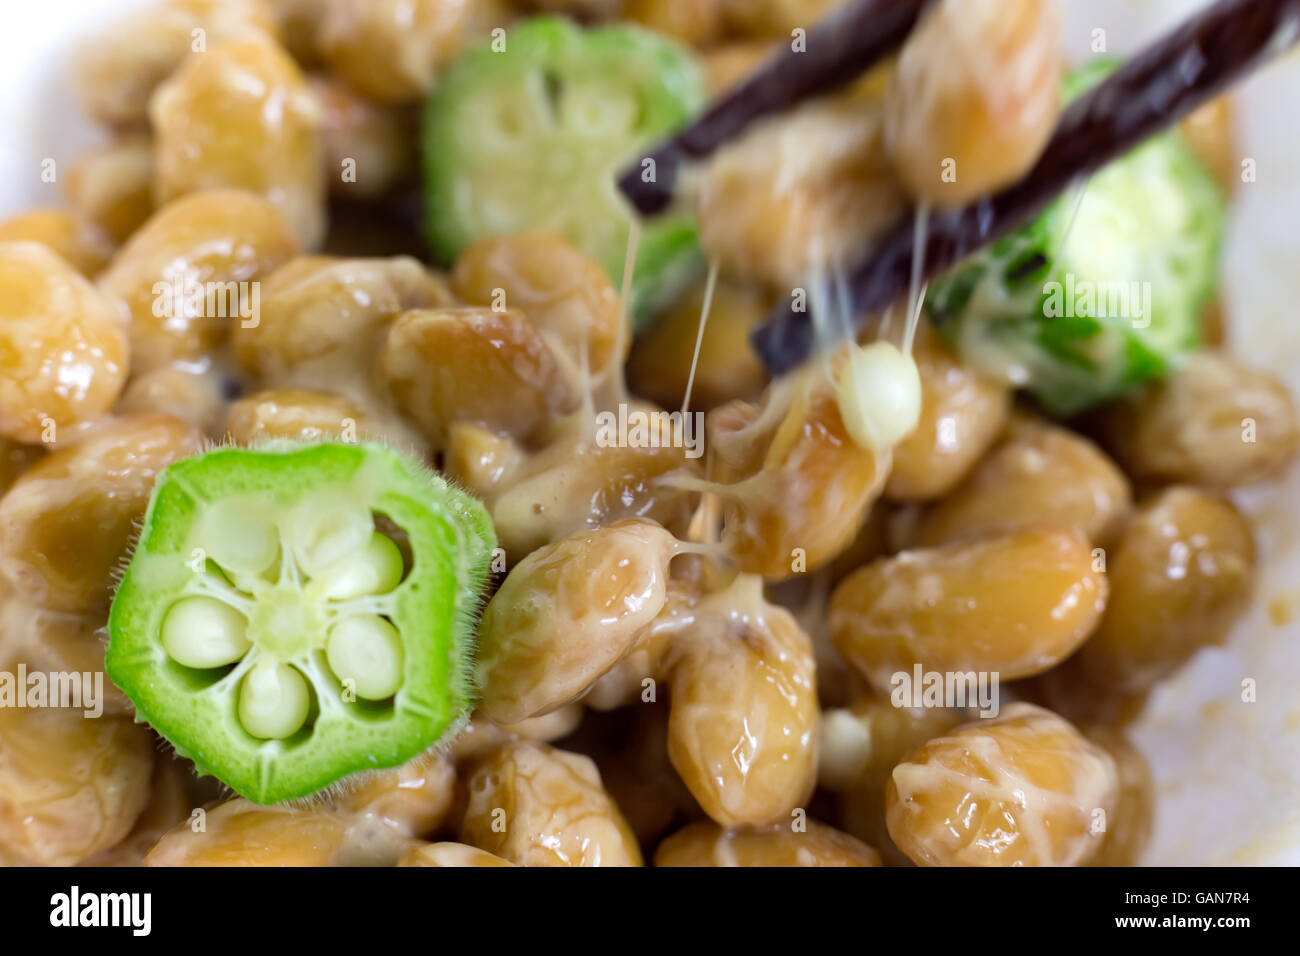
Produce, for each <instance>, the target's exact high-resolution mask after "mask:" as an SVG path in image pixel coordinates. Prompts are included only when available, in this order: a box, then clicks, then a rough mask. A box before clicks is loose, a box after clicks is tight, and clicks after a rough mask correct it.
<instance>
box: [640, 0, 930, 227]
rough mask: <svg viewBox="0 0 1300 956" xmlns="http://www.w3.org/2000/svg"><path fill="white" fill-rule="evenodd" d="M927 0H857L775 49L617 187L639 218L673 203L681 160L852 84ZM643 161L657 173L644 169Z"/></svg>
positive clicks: (895, 43) (903, 33) (896, 43)
mask: <svg viewBox="0 0 1300 956" xmlns="http://www.w3.org/2000/svg"><path fill="white" fill-rule="evenodd" d="M930 2H932V0H855V2H854V3H851V4H848V5H847V6H845V7H842V8H841V9H840V10H838V11H836V12H835V13H833V14H831V15H830V16H829V17H827V18H826V19H825V20H823V21H822V22H821V23H819V24H817V25H816V26H814V27H813V28H812V29H811V30H809V33H808V37H807V44H806V49H804V50H802V51H796V50H795V49H794V48H793V44H792V47H791V49H789V50H786V51H784V52H782V53H779V54H777V55H775V56H774V57H772V58H771V59H770V60H768V61H767V62H766V63H764V64H763V65H762V66H761V67H759V68H758V69H757V70H755V71H754V73H753V74H751V75H750V77H749V78H748V79H747V80H745V81H744V82H743V83H741V85H740V86H738V87H736V88H735V89H733V90H732V91H731V92H729V93H728V94H727V95H726V96H724V97H722V98H721V99H720V100H718V101H717V102H716V103H714V104H713V106H711V107H710V108H709V109H708V110H707V111H706V112H705V113H704V114H703V115H701V116H700V117H699V119H697V120H695V122H693V123H692V124H691V125H690V126H688V127H687V128H686V129H684V130H683V131H682V132H680V133H678V134H677V135H676V136H674V137H673V138H672V139H669V140H667V141H666V142H664V143H662V144H660V145H659V146H658V147H657V148H656V149H655V151H654V152H653V153H650V154H648V156H647V157H643V158H642V159H640V160H638V161H637V163H636V164H635V165H634V166H632V167H630V168H629V169H628V170H627V171H626V172H625V173H623V175H622V176H620V177H619V180H618V185H619V188H620V189H621V190H622V191H623V194H624V195H625V196H626V197H627V198H628V200H629V201H630V202H631V203H632V205H633V206H634V207H635V208H636V209H637V211H638V212H640V213H641V215H643V216H653V215H656V214H657V213H660V212H662V211H663V210H664V209H666V208H667V207H668V205H669V204H670V203H671V202H672V199H673V193H674V191H675V189H676V185H677V174H678V172H679V171H680V170H681V167H682V165H683V164H684V163H687V162H691V161H694V160H700V159H704V158H705V157H707V156H709V155H710V154H712V153H713V152H714V151H715V150H716V149H718V147H720V146H722V145H724V144H726V143H728V142H730V141H731V140H733V139H736V138H737V137H738V136H740V134H741V133H743V132H744V131H745V129H747V128H748V127H749V126H750V125H751V124H753V123H755V122H757V121H758V120H760V119H762V118H763V117H765V116H771V115H773V114H775V113H781V112H784V111H785V110H788V109H790V108H791V107H793V106H796V105H798V104H799V103H801V102H803V101H804V100H806V99H809V98H810V97H813V96H817V95H818V94H821V93H827V92H830V91H831V90H834V89H837V88H839V87H841V86H844V85H846V84H848V83H851V82H853V80H855V79H857V78H858V77H859V76H861V75H862V74H863V73H865V72H866V71H867V70H868V69H870V68H871V67H872V66H874V65H875V64H876V63H878V62H880V61H881V60H883V59H884V58H885V57H887V56H888V55H889V54H890V53H892V52H893V51H894V50H896V49H898V47H900V46H902V43H903V40H904V39H906V37H907V35H908V34H909V33H911V32H912V27H913V26H915V25H916V21H917V19H918V18H919V17H920V15H921V11H922V10H923V9H924V8H925V7H926V5H927V4H929V3H930ZM646 159H653V160H654V167H653V168H654V170H655V175H654V178H653V180H652V181H650V182H646V181H645V178H644V177H643V175H642V170H643V169H644V168H646V167H645V165H644V163H645V160H646Z"/></svg>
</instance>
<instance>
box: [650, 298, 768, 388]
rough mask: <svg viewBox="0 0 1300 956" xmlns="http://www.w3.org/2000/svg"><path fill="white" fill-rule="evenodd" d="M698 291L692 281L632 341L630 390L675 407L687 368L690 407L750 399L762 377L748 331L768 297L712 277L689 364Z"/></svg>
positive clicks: (760, 385)
mask: <svg viewBox="0 0 1300 956" xmlns="http://www.w3.org/2000/svg"><path fill="white" fill-rule="evenodd" d="M704 292H705V290H704V286H703V285H697V286H696V287H694V288H693V289H692V290H691V291H690V292H689V293H688V294H686V295H685V296H683V297H682V298H681V300H680V301H678V302H676V303H675V304H674V305H672V306H671V307H670V308H669V309H668V310H667V311H666V312H664V313H663V314H662V315H660V316H659V317H658V318H657V319H656V320H655V323H654V325H653V326H651V327H650V328H648V329H646V330H645V332H643V333H642V334H641V335H639V336H637V339H636V341H635V342H634V343H633V344H632V354H631V356H630V357H629V358H628V364H627V375H628V382H629V384H630V385H631V387H632V390H633V391H634V392H635V393H636V394H638V395H644V396H645V397H646V398H649V399H651V400H653V401H655V402H658V403H659V404H660V405H662V406H663V407H664V408H680V407H681V405H682V402H683V401H684V400H685V396H686V386H687V384H688V381H689V378H690V373H691V370H692V368H694V371H695V382H694V385H693V387H692V391H691V405H690V407H691V408H692V409H698V410H699V411H704V412H707V411H709V410H710V409H713V408H716V407H717V406H719V405H722V404H724V403H726V402H730V401H734V400H736V399H741V400H745V401H752V400H753V399H756V398H757V397H758V395H759V393H760V392H762V390H763V386H764V384H765V383H766V381H767V375H766V373H765V372H764V370H763V367H762V365H761V364H760V363H759V361H758V358H757V356H755V354H754V350H753V349H751V348H750V347H749V338H748V336H749V332H750V330H751V329H752V328H753V327H754V326H755V325H757V324H758V322H759V321H760V320H761V319H762V317H763V316H764V315H765V314H766V312H767V307H768V306H769V305H770V302H769V298H768V297H767V296H764V295H763V294H762V293H761V292H760V291H759V290H758V289H756V288H754V287H753V286H748V285H743V284H741V283H738V282H732V281H729V280H727V279H719V280H718V284H717V288H716V289H715V290H714V294H713V303H712V306H711V307H710V309H709V317H708V321H707V323H706V324H705V326H704V338H703V340H701V341H700V356H699V361H698V362H697V363H695V364H694V365H692V362H693V361H694V359H695V343H696V340H697V339H698V338H699V327H700V312H701V309H702V308H703V305H704Z"/></svg>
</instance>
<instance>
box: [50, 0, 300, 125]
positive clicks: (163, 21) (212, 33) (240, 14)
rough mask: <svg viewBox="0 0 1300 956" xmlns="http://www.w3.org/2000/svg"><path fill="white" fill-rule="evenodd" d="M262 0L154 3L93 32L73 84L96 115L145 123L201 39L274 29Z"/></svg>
mask: <svg viewBox="0 0 1300 956" xmlns="http://www.w3.org/2000/svg"><path fill="white" fill-rule="evenodd" d="M275 30H276V26H275V21H274V20H273V19H272V17H271V16H270V14H269V13H268V11H266V10H265V9H263V6H262V4H261V3H260V2H259V0H166V2H163V3H158V4H151V5H150V6H148V7H147V8H145V9H142V10H138V11H136V12H134V13H132V14H131V15H129V16H126V17H123V18H121V19H119V20H118V21H117V22H115V23H114V24H113V25H112V26H111V27H110V28H109V29H108V30H105V31H103V32H101V33H99V34H97V35H94V36H92V37H90V38H89V39H88V40H87V42H86V43H84V44H83V45H82V47H81V49H80V50H79V51H78V55H77V57H76V68H75V70H74V71H73V87H74V89H75V90H76V92H77V95H78V97H79V98H80V100H81V105H82V108H83V109H84V110H85V111H86V113H87V114H89V116H90V117H91V118H92V119H96V120H98V121H100V122H102V123H105V124H107V125H110V126H122V127H133V126H142V125H144V124H145V123H146V122H147V121H148V118H149V117H148V106H149V97H150V96H151V95H152V93H153V91H154V90H155V89H156V88H157V86H158V85H159V84H160V83H162V82H163V81H164V80H166V79H167V77H169V76H170V75H172V73H174V72H175V71H176V68H177V67H179V66H180V65H181V64H182V63H183V62H184V61H185V60H186V59H187V58H188V57H189V56H190V54H191V53H195V52H197V49H198V47H197V45H198V44H199V43H200V42H201V43H202V50H203V52H204V53H206V52H207V50H209V49H211V48H212V46H214V45H216V44H219V43H221V42H223V41H225V40H230V39H238V38H240V37H246V36H250V35H267V36H273V35H274V34H275Z"/></svg>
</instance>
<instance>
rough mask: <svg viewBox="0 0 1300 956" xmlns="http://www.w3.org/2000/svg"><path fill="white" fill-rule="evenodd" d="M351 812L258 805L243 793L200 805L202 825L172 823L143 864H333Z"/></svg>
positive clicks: (338, 856)
mask: <svg viewBox="0 0 1300 956" xmlns="http://www.w3.org/2000/svg"><path fill="white" fill-rule="evenodd" d="M351 822H352V818H351V817H350V816H349V815H348V814H345V813H340V812H338V811H335V810H330V809H328V808H324V807H313V808H310V809H298V808H294V807H288V806H284V805H279V806H272V807H262V806H258V805H257V804H255V803H252V802H251V801H248V800H244V799H242V798H236V799H233V800H227V801H226V802H224V803H220V804H218V805H217V806H215V807H207V808H205V809H204V821H203V823H204V829H203V830H198V831H196V830H195V829H193V828H192V827H191V825H190V822H189V820H188V819H187V820H186V821H184V822H182V823H180V824H178V825H177V826H175V827H173V828H172V829H171V830H170V831H168V833H167V834H166V835H165V836H163V838H162V839H161V840H159V841H158V844H157V846H155V847H154V848H153V849H152V850H150V851H149V855H148V856H147V857H145V865H146V866H334V865H337V863H338V860H339V858H340V854H341V853H342V852H343V851H344V849H345V846H346V842H347V836H348V826H349V824H350V823H351Z"/></svg>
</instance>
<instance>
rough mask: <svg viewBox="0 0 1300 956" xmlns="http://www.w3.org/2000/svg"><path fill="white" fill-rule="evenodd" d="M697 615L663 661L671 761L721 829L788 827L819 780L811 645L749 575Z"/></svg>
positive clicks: (700, 608) (712, 599)
mask: <svg viewBox="0 0 1300 956" xmlns="http://www.w3.org/2000/svg"><path fill="white" fill-rule="evenodd" d="M693 617H694V619H693V621H692V622H691V624H690V625H688V626H687V627H686V628H684V629H683V630H682V632H681V633H680V634H678V635H677V636H676V637H675V638H674V640H673V646H672V650H671V652H670V655H669V661H668V663H667V669H668V674H669V697H670V700H671V702H672V707H671V711H670V713H669V717H668V755H669V758H670V759H671V760H672V763H673V766H674V767H676V768H677V772H678V774H679V775H680V776H681V778H682V781H683V782H684V783H685V784H686V786H687V788H688V789H689V790H690V791H691V794H692V796H694V797H695V799H696V800H698V801H699V803H700V806H701V807H702V808H703V809H704V811H705V812H706V813H707V814H708V815H709V817H710V818H711V819H713V820H714V821H716V822H717V823H720V824H722V825H723V826H735V825H738V824H746V823H752V824H767V823H778V822H786V823H788V822H789V821H790V819H791V816H790V815H791V813H792V811H794V810H796V809H797V808H799V807H800V805H801V804H802V802H803V801H804V800H806V799H807V797H808V796H809V795H810V794H811V793H812V790H813V786H814V784H815V783H816V775H817V723H818V717H819V711H818V704H817V683H816V673H815V671H816V668H815V665H814V661H813V652H812V644H811V642H810V641H809V639H808V636H807V635H806V634H804V633H803V631H802V630H800V628H799V625H798V623H797V622H796V621H795V619H794V617H793V616H792V615H791V614H790V612H788V611H786V610H785V609H784V608H781V607H776V606H774V605H771V604H768V603H767V602H766V601H765V600H764V599H763V596H762V587H761V582H760V580H759V579H758V578H756V577H753V576H750V575H742V576H740V577H738V578H737V579H736V581H735V583H733V584H732V585H731V586H730V587H729V588H728V589H726V590H723V591H720V592H717V593H715V594H713V595H711V596H710V597H709V598H707V599H706V600H705V601H703V602H701V605H700V606H698V607H697V608H696V609H695V611H694V615H693Z"/></svg>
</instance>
